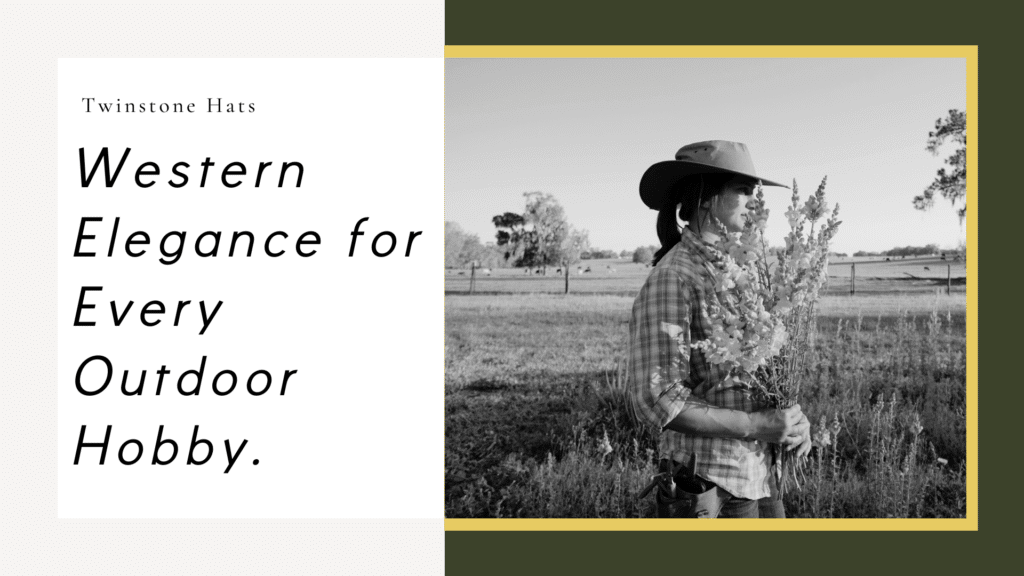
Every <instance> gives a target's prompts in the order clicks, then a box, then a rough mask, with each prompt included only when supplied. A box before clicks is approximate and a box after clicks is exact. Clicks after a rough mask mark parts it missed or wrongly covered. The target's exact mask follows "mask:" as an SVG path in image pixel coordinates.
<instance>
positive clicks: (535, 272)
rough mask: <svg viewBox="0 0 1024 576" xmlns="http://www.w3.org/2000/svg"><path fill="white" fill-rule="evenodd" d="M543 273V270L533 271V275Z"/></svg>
mask: <svg viewBox="0 0 1024 576" xmlns="http://www.w3.org/2000/svg"><path fill="white" fill-rule="evenodd" d="M543 272H544V270H542V269H540V268H537V269H536V270H534V271H533V273H534V274H542V273H543Z"/></svg>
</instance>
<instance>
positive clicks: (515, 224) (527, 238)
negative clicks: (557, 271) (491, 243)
mask: <svg viewBox="0 0 1024 576" xmlns="http://www.w3.org/2000/svg"><path fill="white" fill-rule="evenodd" d="M491 222H493V223H494V226H495V228H497V229H498V232H497V234H495V236H496V238H497V240H498V242H497V246H498V247H499V248H503V249H504V257H505V261H506V262H507V263H508V264H510V265H512V266H533V265H534V263H533V260H534V258H535V252H536V249H535V242H534V241H533V238H532V236H533V233H532V231H530V230H527V229H526V219H525V218H523V216H521V215H519V214H516V213H514V212H505V213H504V214H498V215H497V216H495V217H494V218H491Z"/></svg>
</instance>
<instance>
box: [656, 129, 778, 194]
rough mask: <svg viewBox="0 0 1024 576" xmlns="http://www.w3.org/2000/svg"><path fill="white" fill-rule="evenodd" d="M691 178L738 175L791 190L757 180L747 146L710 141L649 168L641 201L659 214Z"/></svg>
mask: <svg viewBox="0 0 1024 576" xmlns="http://www.w3.org/2000/svg"><path fill="white" fill-rule="evenodd" d="M690 174H738V175H740V176H746V177H748V178H750V179H752V180H760V181H761V184H762V185H763V186H780V187H782V188H789V186H786V185H785V184H779V183H777V182H772V181H771V180H765V179H764V178H761V177H759V176H757V172H756V171H755V170H754V161H753V160H751V159H750V152H748V151H747V145H746V144H742V143H740V142H729V141H727V140H708V141H707V142H695V143H693V144H687V145H686V146H683V147H682V148H680V149H679V152H676V159H675V160H666V161H664V162H658V163H657V164H654V165H653V166H651V167H650V168H648V169H647V171H646V172H644V175H643V178H641V179H640V199H641V200H643V201H644V204H646V205H647V206H648V207H649V208H652V209H654V210H660V209H661V208H662V206H664V205H665V204H667V203H669V201H670V200H671V199H670V198H669V197H668V196H669V192H671V191H672V187H673V186H675V184H676V183H677V182H679V180H681V179H682V178H683V177H684V176H689V175H690Z"/></svg>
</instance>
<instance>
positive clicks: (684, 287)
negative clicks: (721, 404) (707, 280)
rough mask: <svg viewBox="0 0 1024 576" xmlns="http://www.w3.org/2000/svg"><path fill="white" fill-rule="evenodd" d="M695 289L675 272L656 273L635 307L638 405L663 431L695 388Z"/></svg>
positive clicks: (633, 368)
mask: <svg viewBox="0 0 1024 576" xmlns="http://www.w3.org/2000/svg"><path fill="white" fill-rule="evenodd" d="M693 306H694V293H693V289H692V288H691V287H690V286H689V285H688V284H686V283H684V282H683V281H682V279H681V277H680V276H679V274H678V273H677V272H675V271H673V270H670V269H655V271H654V272H653V273H652V274H651V276H650V277H649V278H648V280H647V282H646V283H645V284H644V287H643V288H642V289H641V290H640V294H639V295H638V296H637V298H636V301H635V302H634V303H633V312H632V316H631V317H630V322H629V360H630V374H631V377H632V379H631V386H630V390H631V393H632V399H633V405H634V406H635V408H636V409H637V412H638V414H639V415H640V416H642V417H644V418H646V420H648V421H649V422H650V423H651V424H655V425H657V426H658V427H659V428H660V429H664V428H665V426H666V425H667V424H668V423H669V422H671V421H672V420H673V419H675V417H676V416H677V415H678V414H679V412H681V411H682V409H683V406H684V405H685V403H686V399H687V398H688V397H689V396H690V392H691V391H690V388H688V387H687V386H686V385H685V384H684V383H685V382H686V381H687V378H688V377H689V375H690V374H689V373H690V318H691V316H690V314H691V311H692V307H693Z"/></svg>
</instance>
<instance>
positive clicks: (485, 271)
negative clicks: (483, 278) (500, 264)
mask: <svg viewBox="0 0 1024 576" xmlns="http://www.w3.org/2000/svg"><path fill="white" fill-rule="evenodd" d="M484 274H486V275H487V276H490V275H491V269H490V268H484Z"/></svg>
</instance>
